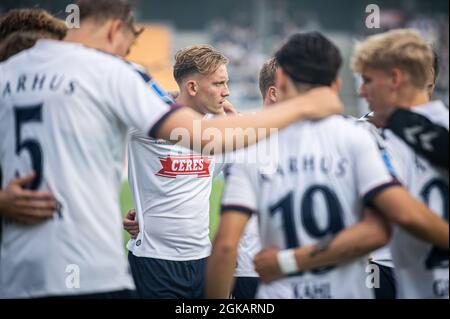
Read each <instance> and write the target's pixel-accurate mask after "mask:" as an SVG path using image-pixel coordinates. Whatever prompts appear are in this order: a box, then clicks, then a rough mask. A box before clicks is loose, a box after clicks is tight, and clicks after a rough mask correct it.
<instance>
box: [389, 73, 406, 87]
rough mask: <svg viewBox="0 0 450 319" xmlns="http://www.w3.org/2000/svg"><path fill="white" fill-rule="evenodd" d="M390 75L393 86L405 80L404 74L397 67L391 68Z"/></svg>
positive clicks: (397, 85)
mask: <svg viewBox="0 0 450 319" xmlns="http://www.w3.org/2000/svg"><path fill="white" fill-rule="evenodd" d="M390 77H391V83H392V85H393V86H394V88H398V87H399V86H400V85H401V84H402V82H403V81H404V80H405V75H404V73H403V72H402V71H401V70H400V69H399V68H393V69H392V70H391V72H390Z"/></svg>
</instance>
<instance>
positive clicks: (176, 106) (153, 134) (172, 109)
mask: <svg viewBox="0 0 450 319" xmlns="http://www.w3.org/2000/svg"><path fill="white" fill-rule="evenodd" d="M181 108H183V106H182V105H179V104H172V105H171V106H170V110H169V111H168V112H167V113H165V114H164V115H163V116H161V117H160V118H159V120H158V121H156V123H155V124H153V126H152V128H151V129H150V131H149V132H148V135H149V136H150V137H151V138H157V136H156V135H157V133H158V130H159V128H160V127H161V125H162V124H163V123H164V121H165V120H166V119H167V118H168V117H169V115H171V114H172V113H173V112H175V111H177V110H179V109H181Z"/></svg>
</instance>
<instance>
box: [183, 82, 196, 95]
mask: <svg viewBox="0 0 450 319" xmlns="http://www.w3.org/2000/svg"><path fill="white" fill-rule="evenodd" d="M185 86H186V90H187V92H188V94H189V96H196V95H197V91H198V84H197V82H196V81H194V80H189V81H187V82H186V85H185Z"/></svg>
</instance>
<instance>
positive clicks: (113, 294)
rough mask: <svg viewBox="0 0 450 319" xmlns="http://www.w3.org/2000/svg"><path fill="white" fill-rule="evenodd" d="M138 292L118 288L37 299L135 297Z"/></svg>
mask: <svg viewBox="0 0 450 319" xmlns="http://www.w3.org/2000/svg"><path fill="white" fill-rule="evenodd" d="M135 298H136V292H135V291H134V290H118V291H108V292H100V293H93V294H82V295H67V296H52V297H43V298H37V299H74V300H77V299H135Z"/></svg>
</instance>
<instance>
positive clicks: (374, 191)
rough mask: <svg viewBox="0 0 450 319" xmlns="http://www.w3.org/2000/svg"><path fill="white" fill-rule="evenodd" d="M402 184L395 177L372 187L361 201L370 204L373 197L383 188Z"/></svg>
mask: <svg viewBox="0 0 450 319" xmlns="http://www.w3.org/2000/svg"><path fill="white" fill-rule="evenodd" d="M401 185H402V184H401V183H400V182H399V181H398V180H397V179H396V178H394V179H392V181H390V182H388V183H383V184H381V185H379V186H377V187H374V188H372V189H371V190H370V191H368V192H367V193H366V194H365V195H364V196H363V203H364V204H365V205H367V206H372V200H373V199H374V197H375V196H376V195H377V194H379V193H380V192H382V191H384V190H385V189H387V188H389V187H393V186H401Z"/></svg>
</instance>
